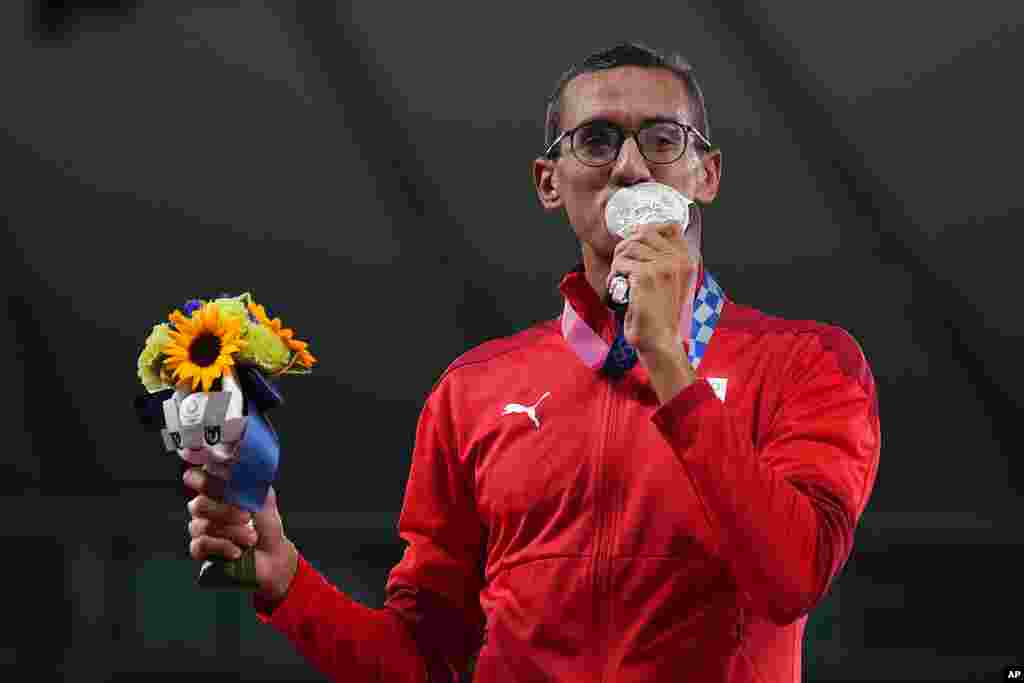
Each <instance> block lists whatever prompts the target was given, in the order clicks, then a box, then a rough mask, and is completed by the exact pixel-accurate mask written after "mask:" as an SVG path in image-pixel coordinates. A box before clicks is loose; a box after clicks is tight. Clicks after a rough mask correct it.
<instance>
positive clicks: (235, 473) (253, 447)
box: [224, 398, 281, 512]
mask: <svg viewBox="0 0 1024 683" xmlns="http://www.w3.org/2000/svg"><path fill="white" fill-rule="evenodd" d="M246 407H247V409H248V413H249V416H248V418H247V419H246V424H245V435H244V436H243V437H242V442H241V444H239V447H238V455H239V459H238V462H236V463H235V464H234V465H232V466H231V478H230V479H229V480H228V482H227V486H226V487H225V490H224V499H225V501H227V502H228V503H231V504H232V505H236V506H238V507H240V508H242V509H243V510H246V511H248V512H257V511H259V510H260V509H262V508H263V502H264V501H265V500H266V499H267V493H268V492H269V491H270V485H271V484H272V483H273V482H274V477H275V476H276V475H277V465H278V461H279V459H280V454H281V446H280V444H279V443H278V439H277V434H276V433H275V432H274V428H273V427H272V426H271V425H270V423H269V422H268V421H267V419H266V418H265V417H264V416H263V415H262V414H261V413H260V412H259V410H258V408H257V407H256V403H255V402H254V401H253V399H251V398H247V399H246Z"/></svg>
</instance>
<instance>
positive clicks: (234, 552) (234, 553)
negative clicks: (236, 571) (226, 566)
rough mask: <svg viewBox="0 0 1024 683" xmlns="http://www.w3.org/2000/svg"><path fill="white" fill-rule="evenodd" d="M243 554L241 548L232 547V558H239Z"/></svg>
mask: <svg viewBox="0 0 1024 683" xmlns="http://www.w3.org/2000/svg"><path fill="white" fill-rule="evenodd" d="M241 556H242V551H241V550H239V549H238V548H232V549H231V559H232V560H237V559H238V558H240V557H241Z"/></svg>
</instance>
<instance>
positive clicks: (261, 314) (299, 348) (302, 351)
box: [249, 302, 316, 372]
mask: <svg viewBox="0 0 1024 683" xmlns="http://www.w3.org/2000/svg"><path fill="white" fill-rule="evenodd" d="M249 311H250V312H251V313H252V314H253V315H254V316H256V319H257V320H259V321H260V322H261V323H263V325H265V326H267V327H268V328H270V330H271V331H273V332H274V334H276V335H277V336H278V337H280V338H281V340H282V341H283V342H284V343H285V344H287V345H288V348H289V349H291V350H292V351H294V352H295V354H294V355H293V356H292V360H291V362H290V363H289V364H288V367H286V368H285V369H284V370H282V371H281V372H286V371H287V370H288V369H290V368H291V366H293V365H294V364H295V363H298V364H299V365H302V366H303V367H306V368H311V367H313V363H316V358H315V357H314V356H313V354H311V353H310V352H309V351H308V350H307V347H308V346H309V344H307V343H306V342H304V341H300V340H298V339H295V338H294V336H295V333H294V332H293V331H292V330H290V329H288V328H286V327H284V325H282V324H281V319H280V318H274V319H273V320H271V319H270V318H269V317H268V316H267V311H266V309H265V308H263V306H262V305H261V304H256V303H252V302H249Z"/></svg>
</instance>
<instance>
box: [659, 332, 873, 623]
mask: <svg viewBox="0 0 1024 683" xmlns="http://www.w3.org/2000/svg"><path fill="white" fill-rule="evenodd" d="M776 381H777V382H779V386H778V387H777V388H776V391H775V395H776V396H777V397H778V398H777V401H776V405H775V407H774V409H773V413H774V414H773V415H772V417H771V418H770V419H768V422H767V424H768V427H767V429H765V430H762V433H758V434H757V435H756V436H754V437H753V438H752V437H751V434H750V432H747V433H743V432H741V431H740V430H739V429H738V427H737V421H736V420H735V419H734V418H733V416H732V415H731V414H730V411H729V406H728V405H727V404H725V403H723V402H721V401H719V400H718V399H717V397H716V396H715V394H714V392H713V391H712V389H711V387H710V386H709V384H708V383H707V382H706V381H704V380H698V381H697V382H695V383H694V384H692V385H691V386H689V387H687V388H686V389H684V390H683V391H681V392H679V394H677V395H676V396H675V397H673V398H672V399H671V400H670V401H668V402H667V403H666V404H664V405H663V406H661V408H659V409H658V411H657V412H656V413H655V414H654V416H653V420H654V422H655V424H656V425H657V426H658V427H659V429H660V430H661V431H662V433H663V434H664V435H665V437H666V438H667V439H668V441H669V442H670V443H671V445H672V447H673V449H674V451H675V453H676V455H677V457H678V458H679V460H680V462H681V463H682V464H683V466H684V467H685V468H686V471H687V473H688V476H689V478H690V480H691V482H692V483H693V486H694V488H695V490H696V491H697V495H698V496H699V498H700V499H701V502H702V505H703V508H704V510H705V513H706V517H707V522H708V527H709V529H710V535H709V537H708V538H707V539H705V540H706V542H707V543H708V545H709V546H710V547H712V548H713V549H714V550H715V551H716V552H717V553H718V554H719V555H720V556H721V557H723V558H724V559H725V561H726V562H727V563H728V564H729V566H730V567H731V568H732V570H733V574H734V576H735V577H736V580H737V583H738V585H739V587H740V589H741V590H742V591H743V592H744V593H745V594H746V597H747V600H748V601H749V603H750V604H749V606H750V607H751V609H752V610H753V611H754V612H755V613H758V614H761V615H762V616H764V617H766V618H768V619H770V620H772V621H773V622H775V623H777V624H788V623H791V622H793V621H795V620H796V619H798V618H800V617H801V616H803V615H804V614H806V613H807V612H809V611H810V610H811V609H812V608H813V607H814V606H815V605H816V604H817V603H818V602H819V601H820V600H821V598H822V596H823V595H825V593H826V592H827V590H828V587H829V585H830V583H831V581H832V579H833V578H834V577H835V575H836V574H837V573H838V572H839V570H840V569H841V568H842V566H843V565H844V564H845V562H846V560H847V558H848V557H849V554H850V551H851V549H852V546H853V537H854V529H855V527H856V524H857V522H858V520H859V518H860V515H861V513H862V512H863V510H864V506H865V504H866V503H867V499H868V497H869V495H870V492H871V489H872V487H873V485H874V480H875V473H876V471H877V467H878V459H879V453H880V447H881V433H880V425H879V417H878V403H877V397H876V394H875V385H874V379H873V377H872V375H871V371H870V368H869V367H868V364H867V361H866V360H865V358H864V355H863V353H862V352H861V350H860V347H859V346H858V345H857V343H856V342H855V341H854V340H853V338H852V337H850V335H849V334H847V333H846V332H845V331H843V330H841V329H840V328H836V327H831V326H825V327H823V329H821V330H819V331H818V332H816V333H803V334H801V335H799V337H798V338H797V340H796V341H795V343H794V345H793V347H792V350H791V353H790V354H789V356H788V360H786V361H785V363H784V365H783V366H782V367H781V368H780V374H779V377H778V379H777V380H776Z"/></svg>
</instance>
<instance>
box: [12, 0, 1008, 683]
mask: <svg viewBox="0 0 1024 683" xmlns="http://www.w3.org/2000/svg"><path fill="white" fill-rule="evenodd" d="M1022 19H1024V6H1022V5H1020V4H1019V3H1013V4H1011V3H1003V2H991V3H987V2H974V3H968V4H964V3H950V4H949V5H948V6H947V5H943V4H940V3H931V2H909V1H908V2H893V1H889V2H881V1H879V0H865V1H863V2H858V3H838V2H821V3H802V2H783V3H776V2H772V3H769V2H738V1H736V0H731V1H730V0H726V1H724V2H716V1H714V0H689V1H684V2H673V3H671V4H666V5H659V4H653V3H648V4H632V5H628V4H618V3H605V2H554V3H538V4H536V5H532V4H528V3H502V4H498V3H494V4H492V3H476V4H462V3H410V4H408V5H404V4H399V3H387V2H367V1H359V2H352V3H349V2H338V3H333V2H328V1H327V0H305V1H303V2H294V3H292V2H269V1H268V2H260V1H258V0H257V1H251V2H220V3H215V2H190V1H186V0H175V1H174V2H170V1H168V2H156V1H155V0H153V1H145V2H141V1H140V2H113V1H111V2H107V3H80V2H71V3H58V2H50V1H37V2H22V1H14V0H4V2H2V3H0V68H2V74H3V79H2V90H0V124H2V131H3V133H2V135H0V178H2V185H0V197H2V206H3V211H2V215H3V216H4V218H5V220H6V230H5V231H4V232H3V240H4V241H3V244H2V247H3V248H2V251H0V253H2V254H3V257H2V261H0V269H2V272H3V274H4V281H5V282H6V283H7V284H6V286H5V287H4V293H5V296H6V302H7V307H8V322H9V324H7V325H5V326H4V327H3V332H2V333H0V341H2V344H3V346H2V356H0V357H3V358H6V359H8V361H9V362H8V363H6V364H5V366H4V367H5V368H6V372H7V374H6V375H5V377H4V384H5V385H6V387H5V389H6V393H7V399H8V401H9V402H8V401H5V405H8V406H9V407H8V408H6V409H5V412H6V413H7V414H8V416H9V417H8V419H6V420H5V421H4V423H3V433H4V435H5V436H6V438H5V439H4V450H3V454H2V455H0V519H2V520H3V524H2V527H0V529H2V530H0V542H2V546H0V547H2V548H3V550H4V562H3V565H2V566H3V570H2V573H0V587H2V588H3V590H4V591H5V594H4V597H3V601H4V603H3V604H4V607H5V610H4V611H5V615H4V616H5V618H4V619H3V621H4V625H3V626H0V668H3V669H6V670H10V671H18V672H19V674H20V675H21V676H24V677H26V678H27V677H28V676H30V675H31V676H32V677H33V678H42V679H48V678H56V679H61V678H63V679H65V680H73V681H102V680H140V679H144V678H153V677H154V676H159V675H161V674H162V675H166V676H167V677H171V676H173V677H174V678H175V679H181V676H182V675H185V674H187V675H189V676H191V677H192V679H193V680H218V681H222V680H225V679H226V680H234V679H236V678H238V679H259V680H321V677H320V676H319V675H318V674H317V673H316V672H315V671H314V670H313V669H311V668H310V667H309V666H307V665H306V664H305V663H304V662H303V661H302V660H301V659H300V658H299V657H298V655H296V654H295V653H294V652H293V651H292V649H291V647H290V645H289V644H288V643H287V642H286V641H285V640H284V638H283V637H281V636H279V635H278V634H277V633H276V632H274V631H273V630H272V629H270V628H269V627H265V626H263V625H261V624H259V623H258V622H256V620H255V617H254V616H253V614H252V612H251V610H250V609H249V607H248V603H247V601H246V599H245V598H244V597H243V596H239V595H235V594H230V593H201V592H199V591H198V590H196V589H195V587H194V585H193V578H194V574H195V571H196V566H195V563H193V562H191V560H189V559H188V557H187V552H186V537H185V522H186V519H187V514H186V511H185V509H184V502H185V501H184V498H183V496H182V491H181V488H180V486H179V483H178V482H179V480H178V470H179V465H178V462H177V461H176V459H175V458H174V457H173V456H170V455H166V454H164V453H163V452H162V448H161V446H160V444H159V442H158V438H157V437H155V436H154V435H153V434H149V433H144V432H142V431H141V430H140V429H139V428H138V425H137V424H136V423H135V422H134V417H133V414H132V412H131V409H130V406H131V399H132V397H134V396H135V395H136V394H137V393H139V391H140V387H141V385H140V384H139V383H138V379H137V378H136V376H135V360H136V358H137V356H138V353H139V351H140V350H141V348H142V344H143V342H144V341H145V338H146V335H147V333H148V331H149V329H150V327H151V325H153V324H154V323H155V322H157V321H158V320H159V319H160V318H162V317H163V316H164V315H165V314H166V312H167V311H169V310H171V309H173V308H175V307H179V306H181V305H182V303H183V301H184V299H186V298H189V297H192V296H210V295H216V294H218V293H221V292H231V293H239V292H241V291H250V292H252V293H253V294H254V296H255V297H256V299H257V300H258V301H260V302H262V303H264V304H266V305H267V306H268V308H270V309H271V311H272V312H278V313H279V314H280V315H282V317H284V319H285V322H286V323H287V324H289V325H292V326H294V327H295V328H296V330H297V332H298V333H299V336H301V337H302V338H306V339H310V340H311V342H312V350H313V352H314V353H315V354H316V355H317V356H318V357H319V358H320V360H321V363H320V365H319V366H317V368H316V372H315V373H314V374H313V375H312V376H309V377H305V378H287V379H286V381H285V382H283V384H282V389H283V390H284V392H285V395H286V398H287V400H288V405H287V406H286V407H285V408H282V409H280V410H279V411H278V412H276V413H275V415H274V421H275V424H276V425H277V426H278V428H279V430H280V431H281V433H282V435H283V442H284V449H285V454H284V460H283V464H282V467H281V470H280V475H279V479H278V482H277V489H278V491H279V494H280V504H281V507H282V510H283V514H284V516H285V523H286V527H287V530H288V533H289V535H290V536H291V537H292V538H293V539H294V540H295V542H296V543H297V545H298V546H299V547H300V548H301V549H302V551H303V552H304V553H305V554H306V555H307V557H309V558H310V559H311V561H313V562H314V564H316V566H318V567H319V568H320V569H321V570H322V571H323V572H324V573H325V574H326V575H328V576H329V577H330V578H331V579H332V580H333V581H334V582H335V583H336V584H337V585H339V586H340V587H342V588H343V589H345V590H347V591H349V592H350V593H352V594H353V595H355V596H356V597H357V598H359V599H361V600H363V601H364V602H366V603H367V604H371V605H375V606H379V605H380V604H381V602H382V591H383V586H384V580H385V578H386V574H387V571H388V569H389V568H390V566H391V564H392V563H394V562H395V561H397V559H398V557H399V554H400V551H401V547H400V545H399V544H398V538H397V535H396V532H395V525H396V521H397V515H398V510H399V507H400V505H401V500H402V493H403V487H404V484H405V478H406V475H407V470H408V466H409V453H410V449H411V445H412V437H413V431H414V427H415V422H416V418H417V415H418V412H419V409H420V406H421V404H422V401H423V399H424V398H425V396H426V393H427V392H428V390H429V389H430V386H431V384H432V383H433V381H434V380H435V379H436V378H437V377H438V375H439V374H440V373H441V372H442V371H443V369H444V368H445V366H446V365H447V364H448V363H449V362H450V361H451V360H452V359H454V358H455V357H456V356H458V355H459V354H460V353H462V352H463V351H465V350H466V349H468V348H469V347H471V346H473V345H475V344H477V343H479V342H481V341H484V340H486V339H488V338H492V337H496V336H501V335H505V334H508V333H511V332H514V331H516V330H518V329H520V328H522V327H525V326H527V325H529V324H531V323H533V322H535V321H538V320H542V319H545V318H550V317H554V316H555V315H556V314H557V313H558V312H559V310H560V298H559V296H558V293H557V289H556V287H557V283H558V280H559V278H560V276H561V275H562V273H563V272H564V271H565V270H567V269H568V268H570V267H571V266H572V265H573V264H574V263H575V261H576V245H575V242H574V240H573V239H572V236H571V234H570V229H569V226H568V225H567V223H566V222H565V219H564V218H563V217H560V216H548V215H546V214H544V213H543V212H542V211H541V209H540V207H539V204H538V202H537V200H536V197H535V195H534V192H533V189H532V184H531V179H530V162H531V160H532V159H533V158H534V156H535V155H536V154H537V153H538V152H539V151H540V149H541V147H542V137H543V130H542V117H543V112H544V102H545V98H546V96H547V95H548V93H549V91H550V89H551V87H552V86H553V84H554V82H555V80H556V78H557V77H558V76H559V75H560V74H561V72H562V71H563V70H564V69H566V68H567V67H568V66H569V65H570V64H571V63H573V62H575V61H577V60H579V59H580V58H582V57H583V56H584V55H586V54H588V53H589V52H591V51H593V50H595V49H597V48H601V47H606V46H609V45H611V44H613V43H614V42H617V41H618V40H621V39H633V40H641V41H644V42H646V43H648V44H650V45H652V46H655V47H660V48H668V49H678V50H680V51H681V52H682V53H683V54H685V55H686V56H687V57H688V58H689V59H690V60H691V61H692V62H693V63H694V64H695V66H696V68H697V73H698V75H699V76H700V77H701V79H702V82H703V85H704V89H705V94H706V97H707V100H708V108H709V114H710V123H711V129H712V138H713V139H714V140H715V142H716V143H717V144H718V145H720V146H721V148H722V149H723V150H724V159H725V163H724V177H723V189H722V192H721V195H720V198H719V200H718V201H717V202H716V204H715V205H714V206H713V207H711V208H710V209H709V210H707V211H706V213H705V220H706V228H705V235H706V240H707V241H706V250H705V258H706V261H707V264H708V266H709V268H710V269H711V270H712V271H714V272H715V273H716V274H717V275H718V276H719V279H720V281H721V282H722V283H723V285H724V287H725V289H726V291H727V292H728V293H729V294H730V295H731V296H732V298H734V299H735V300H737V301H739V302H743V303H747V304H751V305H754V306H756V307H759V308H761V309H763V310H765V311H767V312H770V313H773V314H778V315H784V316H789V317H795V318H813V319H817V320H822V321H826V322H830V323H835V324H838V325H841V326H843V327H845V328H846V329H847V330H849V331H850V332H851V333H852V334H854V336H855V337H856V338H857V339H858V340H859V341H860V343H861V344H862V346H863V348H864V350H865V353H866V355H867V357H868V359H869V361H870V363H871V364H872V367H873V369H874V372H875V375H876V379H877V382H878V388H879V396H880V406H881V420H882V431H883V448H882V459H881V464H880V469H879V475H878V481H877V485H876V488H875V491H874V495H873V497H872V499H871V501H870V504H869V506H868V509H867V511H866V513H865V515H864V518H863V522H862V524H861V526H860V528H859V531H858V535H857V547H856V550H855V552H854V554H853V557H852V559H851V560H850V562H849V564H848V566H847V567H846V569H845V571H844V572H843V574H842V575H841V577H840V578H839V580H838V581H837V583H836V584H835V587H834V588H833V590H832V591H831V593H830V595H829V596H828V598H827V599H826V601H825V602H824V603H823V604H822V605H821V607H820V608H819V609H818V610H817V611H816V612H815V613H814V615H813V616H812V619H811V621H810V624H809V626H808V634H807V638H806V647H805V659H804V665H805V675H806V678H807V680H822V681H825V680H848V681H863V680H951V681H952V680H971V679H976V680H990V679H991V678H992V677H993V676H994V675H995V676H998V673H999V671H1000V670H1001V669H1002V667H1003V666H1005V665H1008V664H1011V663H1014V662H1017V663H1021V662H1024V636H1022V622H1021V616H1022V609H1021V607H1022V605H1021V597H1022V591H1021V586H1020V580H1019V579H1020V574H1021V567H1022V565H1021V561H1020V559H1019V558H1020V554H1021V553H1020V551H1021V546H1022V540H1024V534H1022V532H1021V522H1020V519H1021V514H1020V510H1021V506H1020V503H1021V484H1020V482H1021V476H1022V469H1024V466H1022V465H1021V462H1022V461H1021V457H1022V454H1021V438H1020V436H1019V435H1018V429H1017V427H1018V423H1019V419H1020V417H1019V416H1020V410H1019V401H1018V399H1017V395H1018V392H1019V387H1020V386H1022V383H1024V368H1022V364H1021V362H1020V359H1019V349H1020V341H1021V336H1022V332H1024V316H1022V315H1021V313H1020V308H1019V306H1018V305H1017V302H1018V301H1019V299H1020V292H1021V287H1020V284H1019V274H1020V272H1021V267H1020V260H1021V259H1020V251H1019V249H1018V248H1017V245H1018V244H1019V243H1020V241H1019V240H1018V239H1016V233H1017V232H1018V229H1019V225H1020V222H1021V218H1022V207H1024V199H1022V195H1021V192H1020V190H1019V189H1018V188H1019V185H1020V171H1019V169H1020V160H1021V158H1022V151H1024V149H1022V143H1021V137H1020V132H1019V130H1020V121H1021V116H1020V113H1021V107H1020V106H1019V104H1020V103H1019V99H1020V96H1019V87H1020V76H1019V71H1020V65H1021V64H1022V63H1024V48H1022V41H1021V40H1020V31H1019V30H1018V29H1019V28H1020V26H1021V23H1022ZM218 672H221V673H218ZM223 674H227V675H226V676H225V675H223ZM215 675H216V676H218V677H217V678H216V679H215V678H214V676H215ZM5 678H6V677H5ZM12 680H15V679H12ZM18 680H20V678H18ZM181 680H184V679H181Z"/></svg>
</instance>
